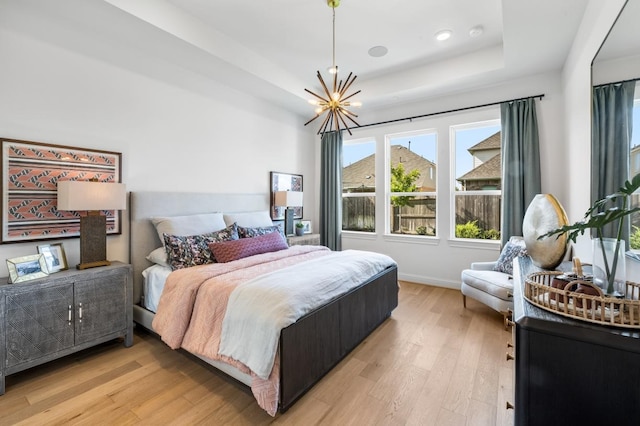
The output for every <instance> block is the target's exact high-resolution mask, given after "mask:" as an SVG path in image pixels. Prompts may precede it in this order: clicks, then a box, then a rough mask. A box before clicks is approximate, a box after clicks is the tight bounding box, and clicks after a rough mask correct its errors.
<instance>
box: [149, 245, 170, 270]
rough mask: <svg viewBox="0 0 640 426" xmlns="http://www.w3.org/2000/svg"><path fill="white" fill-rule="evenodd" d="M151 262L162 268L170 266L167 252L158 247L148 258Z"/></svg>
mask: <svg viewBox="0 0 640 426" xmlns="http://www.w3.org/2000/svg"><path fill="white" fill-rule="evenodd" d="M147 260H148V261H149V262H153V263H156V264H158V265H162V266H170V265H169V261H168V260H167V250H166V249H165V248H164V247H158V248H157V249H155V250H154V251H152V252H151V253H149V255H148V256H147Z"/></svg>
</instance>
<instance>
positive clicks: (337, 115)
mask: <svg viewBox="0 0 640 426" xmlns="http://www.w3.org/2000/svg"><path fill="white" fill-rule="evenodd" d="M334 115H335V117H334V118H333V124H334V126H333V128H334V129H335V131H336V132H339V131H340V120H339V119H341V118H342V117H341V115H340V111H339V110H336V113H335V114H334Z"/></svg>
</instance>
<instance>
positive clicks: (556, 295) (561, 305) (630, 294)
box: [524, 271, 640, 328]
mask: <svg viewBox="0 0 640 426" xmlns="http://www.w3.org/2000/svg"><path fill="white" fill-rule="evenodd" d="M561 274H562V272H548V271H545V272H535V273H533V274H531V275H529V276H528V277H527V278H526V279H525V287H524V297H525V298H526V299H527V300H528V301H529V302H531V303H533V304H534V305H536V306H538V307H540V308H542V309H545V310H547V311H550V312H553V313H556V314H559V315H563V316H565V317H569V318H573V319H577V320H581V321H587V322H591V323H595V324H600V325H608V326H615V327H626V328H640V300H638V299H639V298H640V284H636V283H632V282H629V281H628V282H627V284H626V292H625V294H626V297H627V298H625V299H619V298H616V297H608V296H605V295H603V294H602V291H600V290H599V289H598V293H599V295H598V296H592V295H589V294H584V293H579V292H576V287H577V286H578V285H581V286H590V287H593V288H597V287H595V286H594V285H593V284H592V283H590V282H587V281H583V280H574V281H570V282H569V283H568V284H567V285H566V286H565V287H564V288H555V287H553V286H552V285H551V283H552V281H553V278H555V277H557V276H559V275H561Z"/></svg>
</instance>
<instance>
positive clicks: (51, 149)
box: [0, 138, 122, 244]
mask: <svg viewBox="0 0 640 426" xmlns="http://www.w3.org/2000/svg"><path fill="white" fill-rule="evenodd" d="M0 143H1V145H2V149H1V150H0V163H1V164H2V166H1V167H2V171H1V172H0V177H1V179H0V188H1V194H0V196H1V197H2V201H0V203H1V204H2V213H1V214H0V226H1V227H2V230H1V232H0V244H5V243H15V242H25V241H39V240H40V241H42V240H52V239H59V238H68V237H77V236H79V235H80V215H81V214H82V213H84V212H75V211H58V208H57V207H58V180H76V181H89V180H94V179H95V180H97V181H98V182H113V183H120V182H121V174H122V171H121V161H122V154H121V153H119V152H110V151H98V150H93V149H84V148H77V147H71V146H62V145H52V144H45V143H39V142H30V141H21V140H15V139H1V138H0ZM102 213H103V214H104V215H105V216H106V217H107V234H109V235H111V234H120V233H121V232H122V231H121V216H122V214H121V212H120V211H104V212H102Z"/></svg>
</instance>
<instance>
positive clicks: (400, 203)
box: [389, 196, 436, 236]
mask: <svg viewBox="0 0 640 426" xmlns="http://www.w3.org/2000/svg"><path fill="white" fill-rule="evenodd" d="M390 207H391V208H390V210H389V211H390V212H391V218H390V229H391V233H392V234H411V235H429V236H435V235H436V197H433V196H415V197H411V196H392V197H391V206H390Z"/></svg>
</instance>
